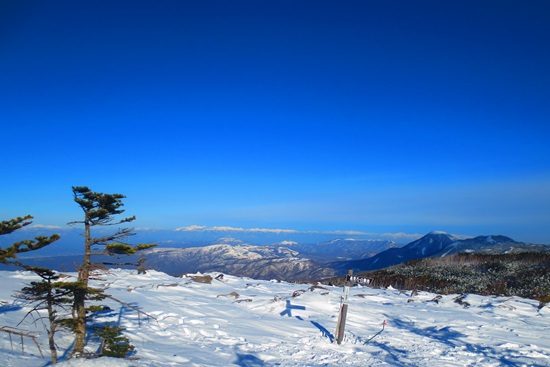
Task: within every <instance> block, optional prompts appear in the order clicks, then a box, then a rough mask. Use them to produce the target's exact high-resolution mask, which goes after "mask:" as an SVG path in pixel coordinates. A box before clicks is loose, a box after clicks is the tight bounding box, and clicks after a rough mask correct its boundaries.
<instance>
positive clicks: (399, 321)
mask: <svg viewBox="0 0 550 367" xmlns="http://www.w3.org/2000/svg"><path fill="white" fill-rule="evenodd" d="M70 275H72V276H75V275H76V274H74V273H72V274H71V273H70ZM210 275H211V276H212V277H213V278H215V277H216V276H218V275H219V273H213V274H210ZM101 277H102V279H103V280H97V281H95V283H96V284H95V285H104V286H107V287H108V291H107V293H109V294H111V295H112V296H113V297H115V298H117V299H119V300H122V301H124V302H126V303H128V304H129V305H131V306H132V307H136V308H138V309H140V310H141V311H142V312H144V313H146V314H147V315H148V316H146V315H144V314H141V315H140V314H138V313H137V312H136V311H135V310H134V309H132V308H129V307H125V306H123V305H121V304H120V303H117V302H114V301H112V300H106V301H105V302H104V303H106V304H108V305H109V307H110V308H111V310H110V311H108V312H104V313H102V314H100V315H98V316H96V317H95V318H93V320H92V323H93V324H94V325H101V324H104V323H105V322H110V323H115V324H117V325H120V326H121V327H123V328H125V329H126V331H125V335H126V336H127V337H128V338H129V339H130V340H131V342H132V343H133V344H134V346H135V347H136V350H135V352H134V354H133V355H132V357H133V359H132V360H122V359H113V358H100V359H93V360H81V359H78V360H75V359H73V360H67V359H66V356H65V355H64V354H63V352H61V353H60V355H61V358H60V359H61V361H60V363H59V367H88V366H109V367H168V366H249V367H250V366H289V367H290V366H416V367H423V366H425V367H434V366H456V367H463V366H550V339H549V338H547V333H548V330H550V310H549V309H548V307H543V308H541V309H539V308H538V302H537V301H533V300H527V299H522V298H518V297H506V298H504V297H482V296H477V295H468V296H466V297H465V298H457V295H444V296H437V295H435V294H431V293H425V292H420V293H418V294H414V295H413V294H411V292H400V291H398V290H395V289H393V288H391V287H390V288H388V289H385V290H379V289H372V288H368V287H361V286H357V287H352V288H351V292H350V297H349V309H348V315H347V323H346V331H345V337H344V340H343V342H342V344H341V345H338V344H336V343H335V342H333V335H334V331H335V328H336V322H337V319H338V310H339V305H340V299H341V296H342V294H343V292H342V288H341V287H332V286H328V285H320V286H312V285H307V284H293V283H285V282H276V281H258V280H253V279H249V278H238V277H233V276H228V275H225V276H223V279H220V280H216V279H214V280H212V282H211V284H208V283H198V282H195V281H193V280H192V277H191V276H188V277H183V278H174V277H170V276H168V275H166V274H164V273H160V272H155V271H150V272H148V273H147V274H145V275H138V274H137V272H135V271H130V270H111V271H110V272H109V273H106V274H103V275H102V276H101ZM36 279H37V278H36V277H35V276H34V275H33V274H31V273H26V272H6V271H3V272H0V281H1V283H0V284H1V286H0V327H2V326H10V327H18V328H19V329H21V330H26V331H33V332H35V334H36V335H38V341H39V343H40V345H41V346H42V351H43V353H44V358H43V357H41V355H40V352H39V350H38V348H37V347H36V346H35V345H34V343H33V342H32V340H25V341H24V352H23V351H22V350H21V340H20V339H19V337H18V336H13V337H12V341H11V342H10V337H9V335H8V334H7V333H0V365H1V366H2V367H31V366H32V367H34V366H47V365H49V355H48V350H47V336H46V332H45V330H44V329H43V328H42V326H41V323H40V322H36V323H33V320H32V318H27V320H26V321H25V322H23V323H22V324H20V325H19V326H17V324H18V323H19V322H20V321H21V320H22V319H23V317H24V316H25V314H26V313H27V312H28V311H29V310H30V308H29V306H28V305H25V304H23V303H21V301H16V300H15V299H14V298H13V297H12V294H13V292H14V291H17V290H19V289H21V288H22V287H23V286H24V285H25V284H28V283H30V282H31V281H32V280H36ZM384 321H385V322H386V323H387V325H386V326H385V329H384V331H383V332H381V333H380V334H379V335H376V334H377V333H378V332H379V331H381V329H382V325H383V323H384ZM373 336H375V338H374V339H372V340H370V341H369V339H370V338H371V337H373ZM72 340H73V338H72V336H71V334H69V333H66V332H63V333H59V334H58V344H59V347H60V348H61V349H62V350H65V349H67V348H69V347H70V345H71V342H72ZM367 341H368V342H367ZM365 343H366V344H365ZM88 345H89V350H90V351H96V350H97V347H98V341H97V340H94V338H91V339H90V341H89V344H88Z"/></svg>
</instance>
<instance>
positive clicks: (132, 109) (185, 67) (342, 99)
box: [0, 0, 550, 244]
mask: <svg viewBox="0 0 550 367" xmlns="http://www.w3.org/2000/svg"><path fill="white" fill-rule="evenodd" d="M549 44H550V3H548V2H547V1H529V2H518V1H454V2H452V1H398V0H396V1H369V0H366V1H365V0H361V1H238V0H237V1H208V0H206V1H155V2H150V1H94V2H81V1H25V2H21V1H15V0H12V1H3V2H2V3H1V4H0V70H1V72H0V85H1V88H0V119H1V120H2V131H1V141H2V143H1V145H0V151H1V153H2V158H3V164H2V167H3V169H2V174H1V176H2V177H1V180H0V218H2V219H8V218H12V217H14V216H18V215H25V214H32V215H34V216H35V223H38V224H43V225H56V226H64V225H65V224H66V223H67V222H69V221H72V220H78V219H79V218H80V216H81V211H80V209H79V208H78V207H77V206H76V204H75V203H74V202H73V201H72V194H71V186H73V185H87V186H89V187H90V188H91V189H93V190H95V191H101V192H109V193H115V192H116V193H123V194H125V195H126V196H127V199H126V201H125V203H126V209H127V211H128V213H129V214H136V215H137V217H138V220H137V221H136V222H134V223H135V225H136V226H137V227H163V228H177V227H182V226H190V225H201V226H234V227H242V228H252V227H259V228H288V229H297V230H327V231H337V230H356V231H365V232H369V233H377V232H380V233H385V232H407V233H426V232H429V231H431V230H434V229H437V230H444V231H447V232H450V233H455V234H464V235H479V234H504V235H508V236H511V237H513V238H515V239H517V240H524V241H531V242H538V243H549V244H550V225H549V224H550V159H549V158H550V148H549V147H550V144H549V143H548V142H549V141H550V139H549V138H550V126H549V122H550V109H549V97H550V71H549V65H550V48H549V47H548V45H549Z"/></svg>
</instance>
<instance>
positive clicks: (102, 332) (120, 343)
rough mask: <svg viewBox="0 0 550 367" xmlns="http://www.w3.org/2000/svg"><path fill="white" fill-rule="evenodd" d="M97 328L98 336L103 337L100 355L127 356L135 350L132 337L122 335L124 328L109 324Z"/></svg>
mask: <svg viewBox="0 0 550 367" xmlns="http://www.w3.org/2000/svg"><path fill="white" fill-rule="evenodd" d="M96 330H97V331H96V336H98V337H99V338H100V339H101V347H100V350H99V355H100V356H106V357H115V358H125V357H126V356H127V355H128V354H129V353H131V352H132V351H133V350H134V346H133V345H132V344H131V343H130V339H128V338H127V337H125V336H123V335H122V331H124V329H123V328H121V327H119V326H116V325H110V324H107V325H105V326H104V327H102V328H97V329H96Z"/></svg>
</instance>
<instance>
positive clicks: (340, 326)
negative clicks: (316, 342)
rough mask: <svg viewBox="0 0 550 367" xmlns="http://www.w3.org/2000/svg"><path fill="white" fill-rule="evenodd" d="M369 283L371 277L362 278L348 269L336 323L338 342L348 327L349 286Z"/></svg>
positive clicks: (339, 342)
mask: <svg viewBox="0 0 550 367" xmlns="http://www.w3.org/2000/svg"><path fill="white" fill-rule="evenodd" d="M358 283H362V284H369V283H370V279H369V278H362V277H357V276H354V275H353V270H348V275H346V281H345V282H344V295H343V296H342V300H341V302H340V314H339V315H338V322H337V324H336V333H335V339H336V343H338V345H340V344H341V343H342V340H343V339H344V330H345V328H346V316H347V314H348V297H349V288H350V287H351V286H352V285H353V284H358Z"/></svg>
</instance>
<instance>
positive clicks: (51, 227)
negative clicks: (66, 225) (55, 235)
mask: <svg viewBox="0 0 550 367" xmlns="http://www.w3.org/2000/svg"><path fill="white" fill-rule="evenodd" d="M31 228H43V229H63V227H61V226H53V225H49V224H32V225H29V226H26V227H23V229H31Z"/></svg>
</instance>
